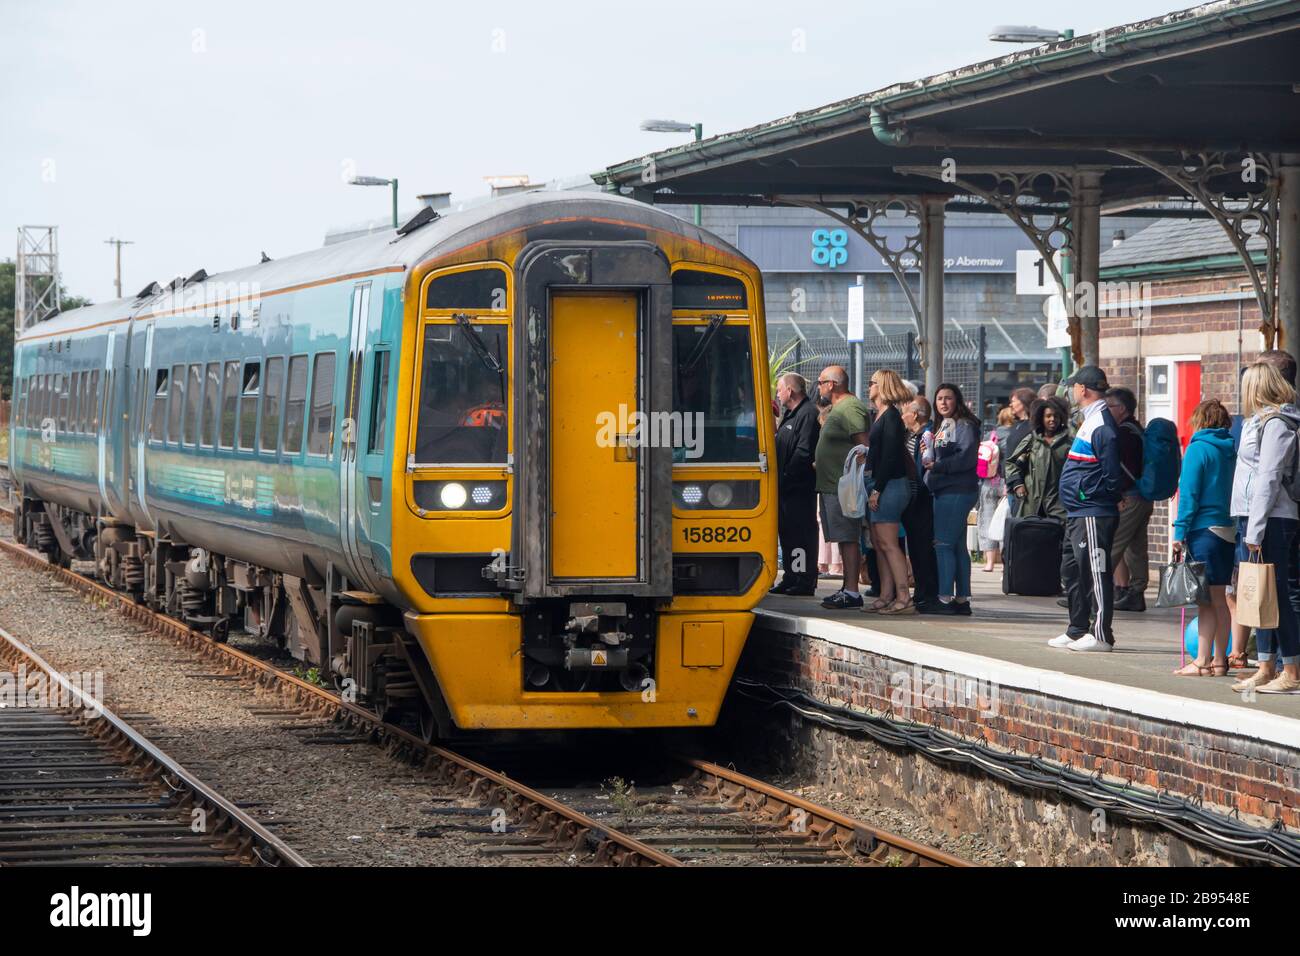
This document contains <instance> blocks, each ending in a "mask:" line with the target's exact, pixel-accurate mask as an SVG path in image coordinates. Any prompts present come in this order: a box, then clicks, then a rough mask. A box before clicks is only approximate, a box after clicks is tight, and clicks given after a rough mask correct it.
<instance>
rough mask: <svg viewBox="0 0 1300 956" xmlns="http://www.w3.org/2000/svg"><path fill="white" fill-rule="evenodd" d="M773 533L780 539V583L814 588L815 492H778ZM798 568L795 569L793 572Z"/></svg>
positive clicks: (815, 571)
mask: <svg viewBox="0 0 1300 956" xmlns="http://www.w3.org/2000/svg"><path fill="white" fill-rule="evenodd" d="M776 532H777V534H778V535H780V537H781V569H782V570H783V571H784V572H785V577H784V578H783V579H782V580H783V582H784V583H785V584H786V585H787V586H788V587H791V588H794V587H798V588H800V589H801V590H802V589H805V588H806V589H810V590H811V589H812V588H814V587H816V586H817V492H816V490H815V489H813V488H808V489H807V490H804V489H801V488H794V489H786V488H783V489H781V492H780V494H779V495H778V496H777V526H776ZM796 568H798V570H795V569H796Z"/></svg>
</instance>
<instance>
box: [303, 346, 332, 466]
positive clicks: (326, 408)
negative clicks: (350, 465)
mask: <svg viewBox="0 0 1300 956" xmlns="http://www.w3.org/2000/svg"><path fill="white" fill-rule="evenodd" d="M334 361H335V355H334V353H333V352H321V353H320V354H319V355H317V356H316V359H315V361H314V362H313V366H312V374H311V428H310V430H309V431H308V433H307V454H309V455H328V454H329V453H330V449H331V448H333V447H334Z"/></svg>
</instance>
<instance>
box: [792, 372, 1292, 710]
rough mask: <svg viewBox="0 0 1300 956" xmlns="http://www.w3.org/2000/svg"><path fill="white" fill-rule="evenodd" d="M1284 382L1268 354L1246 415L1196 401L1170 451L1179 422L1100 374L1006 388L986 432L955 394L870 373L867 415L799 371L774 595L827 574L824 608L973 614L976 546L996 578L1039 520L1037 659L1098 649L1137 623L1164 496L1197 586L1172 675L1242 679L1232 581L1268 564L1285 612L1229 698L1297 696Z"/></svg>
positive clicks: (1244, 394)
mask: <svg viewBox="0 0 1300 956" xmlns="http://www.w3.org/2000/svg"><path fill="white" fill-rule="evenodd" d="M1295 378H1296V363H1295V360H1294V359H1293V358H1292V356H1291V355H1289V354H1288V353H1286V352H1283V351H1280V350H1272V351H1269V352H1265V353H1263V354H1262V355H1261V356H1260V357H1259V359H1258V360H1257V361H1256V362H1255V363H1254V364H1252V365H1250V366H1249V367H1247V368H1245V369H1243V371H1242V381H1241V414H1239V415H1231V414H1229V412H1228V410H1227V409H1226V408H1225V406H1224V405H1223V404H1222V402H1220V401H1219V400H1218V399H1213V398H1211V399H1207V400H1205V401H1202V402H1201V403H1200V404H1198V405H1197V406H1196V408H1195V410H1194V411H1193V412H1192V414H1191V416H1190V418H1189V420H1188V421H1187V422H1186V423H1183V425H1184V426H1185V428H1184V429H1183V434H1185V435H1187V436H1188V440H1187V442H1186V451H1185V453H1184V454H1182V455H1180V450H1179V449H1180V446H1179V441H1178V437H1177V436H1178V432H1177V431H1176V430H1175V429H1174V426H1173V425H1172V424H1171V423H1169V422H1166V421H1162V420H1160V419H1153V420H1152V421H1151V422H1148V423H1147V426H1146V427H1144V426H1143V424H1142V423H1141V422H1140V421H1139V419H1138V415H1137V399H1136V396H1135V395H1134V393H1133V391H1132V390H1130V389H1128V388H1124V387H1112V386H1111V385H1110V383H1109V382H1108V380H1107V378H1106V374H1105V372H1104V371H1103V370H1102V369H1100V368H1098V367H1096V366H1083V367H1081V368H1080V369H1078V370H1077V371H1076V372H1075V373H1074V374H1073V375H1072V376H1071V377H1070V378H1068V379H1067V380H1066V381H1065V382H1064V383H1062V384H1061V385H1060V386H1057V385H1055V384H1047V385H1044V386H1043V387H1042V388H1041V389H1039V390H1038V391H1037V392H1035V391H1034V390H1033V389H1030V388H1020V389H1017V390H1016V391H1015V392H1013V393H1012V395H1011V396H1010V400H1009V401H1008V403H1007V406H1006V407H1005V408H1003V409H1001V410H1000V411H999V414H998V424H997V426H996V427H995V428H993V429H991V430H990V431H989V433H988V434H987V435H982V434H981V433H982V427H981V423H980V420H979V419H978V418H977V417H976V415H975V414H974V412H973V411H972V410H971V408H970V406H969V405H968V404H967V402H966V400H965V398H964V396H963V395H962V392H961V389H960V388H959V387H958V386H957V385H955V384H952V383H944V384H942V385H940V386H939V387H938V388H937V389H936V390H935V393H934V395H933V396H932V400H930V399H927V397H926V396H925V395H924V394H921V393H920V392H919V391H918V389H917V387H916V386H915V385H913V384H912V383H910V382H906V381H904V380H903V379H902V378H900V376H899V375H898V374H897V373H896V372H894V371H892V370H890V369H880V370H878V371H876V372H875V373H874V374H872V376H871V378H870V380H869V381H868V383H867V389H866V391H867V394H866V399H867V401H866V402H865V403H864V402H863V401H862V400H861V399H860V398H859V397H858V396H857V395H855V394H853V392H852V391H850V389H849V377H848V374H847V372H846V371H845V370H844V369H843V368H841V367H839V366H835V365H832V366H830V367H828V368H826V369H824V370H823V371H822V373H821V375H820V376H819V377H818V379H817V381H816V382H815V383H814V385H813V387H812V388H811V389H810V388H809V386H808V383H807V382H806V381H805V379H804V378H803V377H802V376H800V375H798V374H797V373H787V374H785V375H782V376H781V377H780V380H779V383H778V388H777V401H778V404H779V409H778V417H777V422H776V430H777V442H776V450H777V461H778V468H779V479H780V497H779V500H780V509H779V510H780V518H779V521H780V527H779V535H780V542H781V555H782V569H783V574H782V577H781V579H780V581H779V582H778V583H777V584H776V586H775V587H773V588H772V591H773V592H774V593H778V594H788V595H804V596H812V595H814V594H815V593H816V588H817V584H818V579H819V578H820V577H828V576H832V575H834V576H836V577H839V578H840V582H839V583H840V586H839V587H838V589H837V590H836V591H835V592H834V593H833V594H830V595H829V596H827V597H825V598H824V600H822V602H821V603H822V606H823V607H825V608H828V609H832V610H850V609H856V610H860V611H862V612H864V613H874V614H882V615H906V614H935V615H969V614H971V613H972V609H971V571H972V561H971V556H972V550H973V549H972V544H978V550H979V551H981V552H983V555H984V565H983V570H984V571H994V570H996V568H997V565H998V562H999V559H1000V555H1001V552H1002V549H1003V547H1004V542H1003V536H1004V535H1006V534H1008V533H1009V531H1008V529H1009V528H1011V527H1013V526H1014V524H1015V521H1013V520H1011V519H1018V518H1022V517H1034V518H1037V519H1047V520H1049V521H1051V522H1055V523H1057V524H1059V539H1060V541H1061V545H1060V554H1059V564H1060V567H1059V572H1060V573H1059V581H1055V582H1054V583H1055V584H1058V585H1059V591H1060V592H1061V594H1062V596H1061V597H1060V598H1059V599H1058V604H1060V605H1061V606H1062V607H1064V608H1066V609H1067V611H1068V624H1067V626H1066V627H1065V629H1064V631H1063V632H1062V633H1061V634H1059V635H1058V636H1056V637H1054V638H1052V639H1050V640H1049V641H1048V644H1049V645H1050V646H1052V647H1056V648H1062V649H1068V650H1071V651H1081V652H1089V651H1091V652H1107V651H1110V650H1112V649H1113V648H1114V646H1115V633H1114V621H1115V618H1114V614H1115V612H1116V611H1129V612H1142V611H1145V610H1146V607H1147V603H1146V595H1147V591H1148V589H1149V587H1150V582H1149V579H1150V567H1149V560H1148V551H1149V538H1148V529H1149V526H1150V523H1151V518H1152V513H1153V509H1154V506H1155V503H1156V502H1157V501H1160V500H1165V499H1167V498H1170V497H1173V496H1174V495H1175V494H1176V496H1177V497H1176V512H1175V513H1176V518H1175V520H1174V522H1173V525H1172V535H1171V536H1172V539H1173V540H1172V545H1171V549H1170V550H1171V555H1170V559H1171V560H1173V561H1178V560H1183V559H1186V560H1188V561H1192V562H1195V567H1196V568H1197V569H1198V573H1199V574H1201V575H1202V577H1203V580H1204V583H1205V584H1206V585H1207V586H1206V587H1205V588H1204V593H1203V595H1202V596H1203V598H1204V603H1201V604H1198V605H1197V607H1196V614H1197V624H1198V629H1199V640H1198V644H1197V652H1196V654H1195V657H1194V659H1192V660H1191V661H1189V662H1188V663H1187V664H1186V665H1185V666H1184V667H1181V668H1180V669H1179V670H1177V671H1176V672H1175V673H1177V674H1179V675H1181V676H1188V677H1197V676H1225V675H1227V674H1228V673H1229V671H1230V670H1242V669H1246V668H1247V667H1248V654H1247V645H1248V641H1249V638H1250V635H1251V631H1252V629H1251V628H1249V627H1246V626H1244V625H1242V624H1241V623H1239V622H1238V621H1237V620H1236V608H1235V600H1234V585H1235V580H1236V574H1237V568H1238V567H1239V566H1240V565H1241V564H1242V563H1243V562H1247V561H1261V562H1263V563H1264V564H1269V565H1272V566H1273V568H1274V575H1275V579H1276V580H1275V583H1276V585H1277V593H1278V594H1279V595H1281V601H1280V603H1281V605H1282V606H1281V614H1280V615H1279V623H1278V626H1277V627H1276V628H1273V629H1268V628H1255V629H1253V630H1254V633H1255V642H1256V653H1255V657H1256V659H1257V665H1258V666H1257V667H1256V669H1255V670H1254V671H1253V673H1250V674H1249V675H1248V676H1245V677H1243V678H1242V679H1240V680H1238V681H1237V682H1236V683H1235V684H1234V685H1233V688H1234V690H1245V689H1247V688H1254V689H1256V690H1258V691H1260V692H1265V693H1292V692H1300V554H1298V551H1300V534H1298V532H1300V513H1298V512H1297V501H1296V499H1297V498H1298V497H1300V476H1297V474H1296V471H1297V453H1298V452H1300V448H1298V447H1297V428H1298V427H1300V410H1298V409H1297V407H1296V388H1295ZM1171 507H1172V506H1171ZM972 513H974V516H975V517H974V519H973V522H972ZM972 523H973V524H974V537H975V538H976V539H977V540H976V541H975V542H970V541H969V540H968V527H969V526H970V525H971V524H972ZM1011 553H1012V552H1010V551H1009V550H1008V555H1010V554H1011ZM814 558H815V560H814ZM1008 560H1011V559H1010V558H1008Z"/></svg>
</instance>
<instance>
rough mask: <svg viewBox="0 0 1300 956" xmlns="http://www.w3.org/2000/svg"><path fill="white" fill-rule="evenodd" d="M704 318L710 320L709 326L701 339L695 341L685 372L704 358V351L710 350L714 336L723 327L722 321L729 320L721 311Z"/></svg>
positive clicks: (684, 368) (692, 368)
mask: <svg viewBox="0 0 1300 956" xmlns="http://www.w3.org/2000/svg"><path fill="white" fill-rule="evenodd" d="M703 318H706V319H708V320H709V327H708V328H707V329H705V330H704V333H703V334H702V335H701V336H700V340H699V341H698V342H696V343H695V348H694V349H692V350H691V354H690V356H689V357H688V358H687V359H686V365H685V366H684V367H683V369H682V371H683V372H690V371H692V370H694V368H695V366H696V365H697V364H698V363H699V361H700V359H702V358H704V353H705V352H707V351H708V348H709V345H710V343H712V342H713V337H714V336H715V335H717V334H718V329H720V328H722V323H723V322H726V321H727V317H726V316H725V315H723V314H722V313H720V312H719V313H717V314H714V315H706V316H703Z"/></svg>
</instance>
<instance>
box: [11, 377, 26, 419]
mask: <svg viewBox="0 0 1300 956" xmlns="http://www.w3.org/2000/svg"><path fill="white" fill-rule="evenodd" d="M26 414H27V379H25V378H19V379H18V380H17V383H16V385H15V387H14V408H13V419H14V424H15V425H17V426H18V427H19V428H21V427H22V426H23V423H24V422H25V420H26V419H25V418H24V417H23V416H24V415H26Z"/></svg>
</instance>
